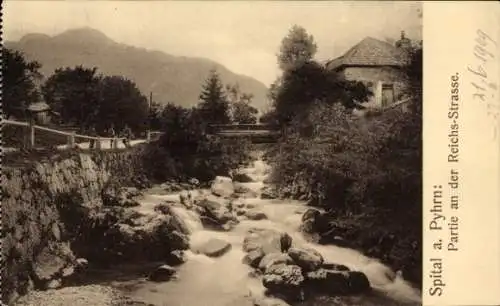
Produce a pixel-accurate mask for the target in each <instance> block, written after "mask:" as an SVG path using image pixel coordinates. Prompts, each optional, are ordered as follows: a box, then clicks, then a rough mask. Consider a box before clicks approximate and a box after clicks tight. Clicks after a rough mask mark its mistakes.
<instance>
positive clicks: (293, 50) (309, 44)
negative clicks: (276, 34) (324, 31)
mask: <svg viewBox="0 0 500 306" xmlns="http://www.w3.org/2000/svg"><path fill="white" fill-rule="evenodd" d="M317 50H318V47H317V45H316V43H315V42H314V37H313V36H312V35H309V34H308V33H307V31H306V30H305V29H304V28H303V27H301V26H298V25H294V26H293V27H292V28H291V29H290V30H289V32H288V35H287V36H286V37H285V38H283V40H282V41H281V47H280V53H279V54H278V64H279V67H280V68H281V69H282V70H283V71H288V70H290V69H295V68H297V67H300V66H301V65H303V64H304V63H307V62H309V61H311V60H312V59H313V57H314V55H315V54H316V51H317Z"/></svg>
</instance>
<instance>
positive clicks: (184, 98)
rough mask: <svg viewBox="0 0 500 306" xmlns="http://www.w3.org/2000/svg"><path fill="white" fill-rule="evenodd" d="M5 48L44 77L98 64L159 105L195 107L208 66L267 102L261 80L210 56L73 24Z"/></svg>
mask: <svg viewBox="0 0 500 306" xmlns="http://www.w3.org/2000/svg"><path fill="white" fill-rule="evenodd" d="M5 47H7V48H10V49H14V50H18V51H21V52H23V53H24V54H25V55H26V57H27V58H28V59H29V60H36V61H38V62H39V63H40V64H42V68H41V69H40V72H41V73H42V74H43V75H44V77H45V78H47V77H49V76H50V75H51V74H52V73H53V72H54V71H55V69H57V68H64V67H75V66H78V65H82V66H84V67H87V68H92V67H97V68H98V73H102V74H104V75H122V76H124V77H126V78H128V79H130V80H132V81H134V82H135V83H136V84H137V86H138V88H139V89H140V90H141V92H142V93H143V94H144V95H149V92H152V94H153V100H154V101H156V102H158V103H160V104H163V105H164V104H166V103H168V102H172V103H175V104H178V105H182V106H185V107H191V106H194V105H196V104H197V103H198V100H199V94H200V92H201V89H202V85H203V84H204V82H205V80H206V79H207V77H208V74H209V71H210V70H211V69H216V70H217V72H218V73H219V75H220V77H221V80H222V82H223V83H224V84H235V83H238V84H239V86H240V89H241V90H242V92H245V93H251V94H253V95H254V99H253V102H252V104H253V106H254V107H256V108H258V109H259V110H263V109H264V108H265V107H266V106H267V104H268V102H267V92H268V88H267V87H266V86H265V85H264V84H263V83H262V82H260V81H258V80H256V79H254V78H252V77H250V76H246V75H242V74H237V73H234V72H232V71H230V70H229V69H228V68H226V67H225V66H224V65H222V64H220V63H218V62H216V61H214V60H211V59H208V58H203V57H188V56H176V55H172V54H169V53H166V52H164V51H160V50H152V49H147V48H143V47H136V46H131V45H127V44H123V43H118V42H116V41H114V40H113V39H111V38H109V37H108V36H107V35H106V34H104V33H102V32H101V31H99V30H95V29H93V28H88V27H85V28H75V29H70V30H67V31H64V32H62V33H59V34H56V35H53V36H49V35H46V34H41V33H28V34H26V35H24V36H23V37H21V38H20V39H19V40H18V41H6V42H5Z"/></svg>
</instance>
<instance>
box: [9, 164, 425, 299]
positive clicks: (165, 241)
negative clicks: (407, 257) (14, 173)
mask: <svg viewBox="0 0 500 306" xmlns="http://www.w3.org/2000/svg"><path fill="white" fill-rule="evenodd" d="M269 170H270V169H269V166H268V165H266V164H265V163H264V162H263V161H262V160H257V161H255V162H254V164H253V165H252V166H250V167H248V168H244V169H239V170H238V171H236V172H235V174H234V175H233V177H232V178H229V177H217V178H216V179H215V180H214V182H213V184H212V185H211V186H210V187H209V188H196V185H197V182H196V181H195V180H194V181H191V182H190V183H189V184H186V185H183V186H178V188H172V187H171V186H169V187H168V188H167V187H166V186H155V187H153V188H150V189H146V190H143V191H141V192H139V191H137V190H134V189H122V190H121V191H120V192H113V193H111V194H110V195H106V198H107V206H109V207H116V206H119V207H120V209H121V212H120V217H119V218H115V219H114V220H113V224H112V225H111V226H108V227H106V231H105V233H104V234H105V235H106V237H107V238H105V239H104V238H102V237H101V238H99V239H97V238H96V239H97V240H96V241H101V243H106V244H107V245H109V247H108V249H109V253H107V257H111V258H116V262H109V263H107V266H108V267H107V268H105V267H103V265H102V263H101V265H99V266H98V267H97V268H96V267H94V266H93V265H92V262H90V263H89V266H88V267H87V268H85V269H83V271H80V272H78V273H75V275H73V276H72V278H71V279H70V281H68V282H66V284H65V286H66V287H63V288H59V289H52V290H49V291H46V292H34V293H32V294H29V295H28V296H26V297H24V298H22V299H21V300H20V301H19V305H42V304H43V303H42V304H40V302H41V301H42V300H44V298H45V299H46V297H47V295H51V296H64V299H60V298H59V299H58V298H53V299H52V301H53V303H52V304H43V305H69V304H68V301H71V302H70V304H74V303H72V301H73V300H72V299H71V294H72V293H73V294H74V301H77V300H78V299H79V297H78V296H79V295H85V292H90V293H89V296H88V298H89V299H90V300H87V305H155V306H156V305H157V306H162V305H171V306H233V305H242V306H245V305H304V306H305V305H420V304H421V300H420V292H419V291H418V290H416V289H414V288H412V287H411V286H410V285H409V284H408V283H407V282H406V281H405V280H404V279H402V277H401V276H400V275H399V274H398V273H395V272H393V271H391V270H390V269H389V268H388V267H386V266H384V265H383V264H381V263H380V262H378V261H377V260H375V259H371V258H368V257H365V256H363V255H362V254H360V253H359V252H357V251H354V250H352V249H348V248H342V247H339V246H333V245H319V244H316V243H314V242H310V241H311V240H309V239H306V238H305V236H304V235H303V233H302V230H303V228H304V226H303V224H302V223H303V220H307V219H308V217H309V216H311V214H314V212H312V211H310V210H309V211H308V207H307V206H305V203H302V202H300V201H291V200H280V199H277V196H276V193H275V192H274V191H273V189H272V188H271V187H270V186H267V185H266V184H265V183H264V181H265V179H266V175H267V174H268V173H269ZM123 206H126V208H123ZM89 241H92V240H90V239H89ZM96 243H97V242H96ZM87 248H88V249H92V245H89V246H87ZM86 251H87V252H88V254H91V251H89V250H86ZM113 256H115V257H113ZM139 260H141V261H139ZM88 286H98V287H97V288H99V289H95V287H88ZM86 288H87V289H88V288H91V289H92V290H87V289H86ZM79 289H81V290H79ZM94 289H95V290H94ZM96 290H97V292H99V294H93V293H92V292H95V291H96ZM103 292H104V293H103ZM96 296H97V297H96ZM26 301H31V302H26ZM57 301H63V302H61V303H59V302H57ZM23 303H24V304H23Z"/></svg>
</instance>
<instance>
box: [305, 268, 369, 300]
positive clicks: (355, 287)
mask: <svg viewBox="0 0 500 306" xmlns="http://www.w3.org/2000/svg"><path fill="white" fill-rule="evenodd" d="M305 276H306V285H307V286H306V287H307V289H308V290H310V291H314V292H320V293H323V294H330V295H341V294H359V293H363V292H366V291H368V290H370V282H369V281H368V278H367V277H366V275H365V274H364V273H362V272H359V271H334V270H327V269H323V268H321V269H318V270H316V271H310V272H307V273H306V275H305Z"/></svg>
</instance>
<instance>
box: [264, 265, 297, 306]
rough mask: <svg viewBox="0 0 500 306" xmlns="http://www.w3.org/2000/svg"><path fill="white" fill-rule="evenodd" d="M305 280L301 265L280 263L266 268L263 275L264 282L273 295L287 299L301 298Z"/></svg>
mask: <svg viewBox="0 0 500 306" xmlns="http://www.w3.org/2000/svg"><path fill="white" fill-rule="evenodd" d="M304 280H305V279H304V276H303V275H302V270H301V269H300V267H299V266H296V265H286V264H278V265H272V266H270V267H269V268H268V269H267V270H266V272H265V274H264V276H263V277H262V284H263V285H264V287H265V288H267V289H268V291H269V292H270V293H271V294H273V295H279V296H283V297H285V298H287V299H297V298H299V299H301V298H303V294H302V285H303V283H304Z"/></svg>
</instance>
